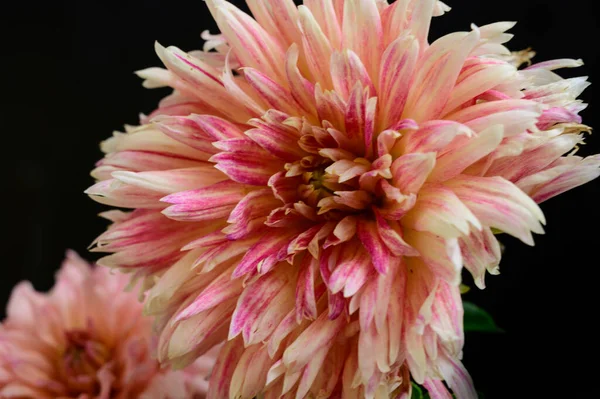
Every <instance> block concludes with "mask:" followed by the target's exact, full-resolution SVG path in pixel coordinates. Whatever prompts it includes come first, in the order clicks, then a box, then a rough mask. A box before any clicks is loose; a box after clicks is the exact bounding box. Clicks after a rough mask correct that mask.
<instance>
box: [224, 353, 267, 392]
mask: <svg viewBox="0 0 600 399" xmlns="http://www.w3.org/2000/svg"><path fill="white" fill-rule="evenodd" d="M271 363H272V360H271V359H269V353H268V351H267V348H266V347H264V346H261V345H252V346H249V347H248V348H247V349H246V350H245V351H244V354H243V355H242V356H241V358H240V360H239V362H238V364H237V366H236V368H235V371H234V373H233V376H232V378H231V385H230V386H229V397H233V398H253V397H255V396H257V395H258V394H259V393H260V392H261V390H262V389H263V387H264V384H265V382H266V380H267V373H268V371H269V368H270V367H271Z"/></svg>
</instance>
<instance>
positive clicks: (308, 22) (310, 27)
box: [298, 5, 333, 89]
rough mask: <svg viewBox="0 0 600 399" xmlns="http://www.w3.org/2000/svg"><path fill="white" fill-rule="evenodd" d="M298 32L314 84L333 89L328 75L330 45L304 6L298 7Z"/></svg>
mask: <svg viewBox="0 0 600 399" xmlns="http://www.w3.org/2000/svg"><path fill="white" fill-rule="evenodd" d="M298 16H299V24H300V30H301V32H302V46H303V48H304V54H305V55H306V62H307V64H308V68H309V70H310V73H311V74H312V76H313V77H314V79H315V83H318V84H320V85H321V86H322V87H323V88H325V89H331V88H333V84H332V80H331V74H330V72H329V71H330V67H329V63H330V59H331V53H332V51H333V49H332V48H331V43H330V42H329V40H328V39H327V36H325V33H323V30H322V29H321V26H319V23H318V22H317V21H316V20H315V17H314V16H313V14H312V13H311V11H310V10H309V9H308V8H307V7H306V6H303V5H301V6H299V7H298Z"/></svg>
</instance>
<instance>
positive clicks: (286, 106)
mask: <svg viewBox="0 0 600 399" xmlns="http://www.w3.org/2000/svg"><path fill="white" fill-rule="evenodd" d="M243 73H244V77H245V78H246V81H247V82H248V83H249V84H250V85H251V86H252V88H253V89H254V90H255V91H256V93H257V94H258V96H259V97H260V98H261V99H262V100H263V101H264V102H265V103H266V104H268V106H269V108H273V109H277V110H279V111H281V112H285V113H286V114H289V115H301V114H302V112H301V109H300V105H299V104H298V103H297V102H296V100H295V99H294V97H293V96H292V94H291V93H290V92H289V90H287V89H286V88H284V87H282V86H281V85H279V84H278V83H277V82H275V81H274V80H273V79H271V78H270V77H269V76H267V75H265V74H264V73H262V72H260V71H259V70H256V69H254V68H243Z"/></svg>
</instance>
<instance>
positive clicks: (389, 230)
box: [373, 208, 419, 256]
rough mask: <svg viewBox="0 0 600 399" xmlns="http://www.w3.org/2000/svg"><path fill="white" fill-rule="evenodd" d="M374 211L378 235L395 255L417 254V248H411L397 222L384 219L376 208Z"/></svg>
mask: <svg viewBox="0 0 600 399" xmlns="http://www.w3.org/2000/svg"><path fill="white" fill-rule="evenodd" d="M373 212H374V213H375V220H376V222H377V232H378V233H379V237H381V240H382V241H383V242H384V243H385V245H386V246H387V247H388V249H389V250H390V251H391V252H392V254H394V255H396V256H417V255H418V254H419V253H418V251H417V250H415V249H414V248H412V247H411V246H410V245H409V244H407V243H406V241H405V240H404V239H403V238H402V235H401V232H402V230H401V227H400V225H399V224H398V222H396V221H393V220H385V219H384V217H383V216H382V215H381V213H380V212H379V211H378V210H377V209H375V208H374V209H373Z"/></svg>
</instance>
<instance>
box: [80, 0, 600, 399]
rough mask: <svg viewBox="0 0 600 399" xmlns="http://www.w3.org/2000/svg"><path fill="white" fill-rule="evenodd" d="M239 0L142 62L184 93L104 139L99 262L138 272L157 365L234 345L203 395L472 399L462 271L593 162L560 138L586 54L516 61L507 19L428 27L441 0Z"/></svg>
mask: <svg viewBox="0 0 600 399" xmlns="http://www.w3.org/2000/svg"><path fill="white" fill-rule="evenodd" d="M247 3H248V5H249V7H250V9H251V11H252V14H253V15H254V18H255V19H253V18H252V17H250V16H249V15H247V14H245V13H243V12H242V11H240V10H239V9H237V8H236V7H234V6H233V5H232V4H229V3H227V2H225V1H223V0H208V1H207V4H208V7H209V9H210V11H211V13H212V14H213V16H214V17H215V19H216V21H217V24H218V26H219V29H220V30H221V32H222V34H221V35H210V34H207V33H204V34H203V37H204V38H205V39H206V40H207V43H206V45H205V48H204V51H197V52H190V53H186V52H184V51H181V50H180V49H178V48H176V47H168V48H165V47H163V46H161V45H159V44H157V45H156V51H157V54H158V56H159V57H160V59H161V60H162V62H163V63H164V64H165V66H166V69H160V68H149V69H146V70H143V71H139V72H138V74H139V75H140V76H141V77H143V78H144V79H145V81H144V85H145V86H146V87H149V88H153V87H164V86H169V87H172V88H173V89H174V91H173V94H171V95H170V96H168V97H166V98H165V99H163V100H162V101H161V103H160V104H159V107H158V109H157V110H155V111H154V112H152V114H150V115H148V116H142V120H141V124H142V125H141V126H139V127H136V128H128V130H127V131H126V132H125V133H116V134H115V135H114V137H112V138H111V139H109V140H107V141H106V142H105V143H103V150H104V152H105V153H106V154H107V155H106V157H105V158H104V159H103V160H102V161H100V162H99V163H98V166H97V168H96V169H95V170H94V171H93V176H94V177H95V178H96V179H97V180H98V183H97V184H96V185H94V186H93V187H91V188H90V189H88V191H87V193H88V194H90V195H91V196H92V197H94V198H95V199H96V200H98V201H100V202H102V203H105V204H108V205H112V206H116V207H123V208H132V209H134V210H133V211H132V212H121V211H110V212H107V213H106V214H105V216H106V217H107V218H108V219H109V220H111V221H112V222H113V225H112V226H111V227H110V228H109V229H108V231H107V232H105V233H104V234H102V235H101V236H100V237H99V238H98V240H97V242H96V244H97V247H96V250H99V251H105V252H109V253H112V254H111V255H109V256H107V257H105V258H103V259H102V260H101V261H100V263H101V264H104V265H106V266H110V267H114V268H120V269H122V270H126V271H128V272H130V273H132V274H133V276H134V277H133V278H134V279H139V278H141V279H142V280H143V286H144V288H145V289H148V293H147V298H146V311H147V313H148V314H151V315H154V316H155V317H156V326H155V327H156V330H157V331H158V332H159V334H160V337H159V358H160V360H161V361H163V362H166V363H172V364H175V365H185V364H188V363H189V362H191V361H193V360H194V359H195V358H196V357H198V356H200V355H201V354H203V353H205V352H206V351H207V350H209V349H210V348H211V347H213V346H215V345H217V344H219V343H223V342H224V345H223V346H222V348H221V350H220V354H219V358H218V360H217V363H216V365H215V368H214V370H213V372H212V374H211V383H210V384H211V385H210V392H209V397H210V398H218V399H221V398H226V397H230V398H239V397H241V398H252V397H254V396H256V395H258V394H261V395H264V397H265V398H279V397H285V398H287V397H295V398H304V397H317V398H326V397H334V398H335V397H343V398H345V399H346V398H362V397H366V398H378V399H379V398H386V399H387V398H388V397H401V398H404V397H406V396H410V393H411V384H410V381H411V378H412V379H413V380H414V381H416V382H418V383H419V384H423V385H424V386H425V387H426V388H427V390H428V391H429V392H430V395H431V396H432V398H440V399H443V398H447V397H449V395H450V394H449V391H448V387H449V388H451V390H452V391H453V392H454V394H455V395H456V396H457V397H459V398H473V397H475V395H476V393H475V390H474V388H473V384H472V381H471V380H470V377H469V376H468V374H467V372H466V371H465V370H464V367H463V366H462V364H461V362H460V358H461V356H462V345H463V339H464V336H463V331H462V304H461V299H460V291H459V285H460V281H461V270H462V268H463V267H464V268H466V269H467V270H468V271H469V272H470V273H471V274H472V275H473V278H474V280H475V284H476V285H477V286H478V287H480V288H483V287H484V286H485V283H484V276H485V274H486V273H487V272H489V273H492V274H496V273H497V272H498V264H499V262H500V246H499V243H498V241H497V239H496V237H495V236H494V232H495V231H497V230H500V231H502V232H505V233H508V234H510V235H513V236H515V237H517V238H519V239H520V240H522V241H523V242H525V243H527V244H530V245H532V244H533V235H532V233H538V234H541V233H543V227H542V225H543V224H544V223H545V219H544V216H543V214H542V212H541V210H540V208H539V206H538V205H537V203H540V202H542V201H545V200H547V199H548V198H551V197H553V196H555V195H558V194H560V193H562V192H564V191H566V190H568V189H571V188H573V187H576V186H578V185H580V184H583V183H585V182H587V181H589V180H591V179H593V178H595V177H597V176H598V174H599V173H600V171H599V166H600V159H599V158H598V156H591V157H588V158H581V157H579V156H576V155H574V154H573V153H569V151H571V150H572V149H573V148H574V147H575V146H576V145H577V144H579V143H581V142H582V140H583V137H582V135H581V134H580V132H581V131H584V130H587V127H586V126H584V125H582V124H581V118H580V117H579V115H578V112H579V111H581V110H582V109H583V108H584V107H585V105H584V104H583V103H582V102H581V101H580V100H577V97H578V95H579V94H580V93H581V92H582V91H583V89H585V87H587V82H586V79H585V78H573V79H562V78H560V76H558V75H557V74H556V73H554V72H553V71H554V70H555V69H558V68H564V67H576V66H579V65H581V62H580V61H576V60H556V61H549V62H543V63H540V64H536V65H532V66H529V67H528V68H526V69H521V70H520V69H518V67H519V66H520V65H521V64H523V63H525V62H528V61H529V58H530V57H531V54H530V53H527V52H521V53H510V52H509V51H508V50H507V49H506V48H505V47H504V45H503V44H504V43H505V42H507V41H508V40H509V39H510V37H511V35H510V34H508V33H506V31H507V30H508V29H510V28H511V27H512V26H513V24H512V23H496V24H490V25H486V26H482V27H475V26H474V27H473V28H472V30H471V31H469V32H456V33H452V34H449V35H447V36H444V37H442V38H440V39H438V40H436V41H434V42H433V43H431V44H430V43H429V42H428V40H427V36H428V32H429V25H430V21H431V19H432V17H433V16H437V15H441V14H443V13H444V12H445V11H448V7H447V6H445V5H444V4H443V3H441V2H439V1H437V0H398V1H396V2H394V3H393V4H388V3H387V2H386V1H384V0H346V1H343V0H333V1H320V0H307V1H305V4H304V5H302V6H299V7H296V6H295V5H294V4H293V2H292V1H291V0H281V1H274V0H248V1H247ZM212 50H214V51H212ZM234 70H235V71H237V73H235V74H234V73H233V71H234ZM567 153H568V155H567V156H563V155H564V154H567Z"/></svg>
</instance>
